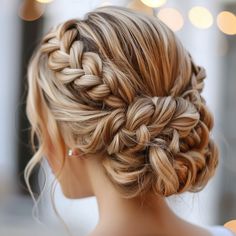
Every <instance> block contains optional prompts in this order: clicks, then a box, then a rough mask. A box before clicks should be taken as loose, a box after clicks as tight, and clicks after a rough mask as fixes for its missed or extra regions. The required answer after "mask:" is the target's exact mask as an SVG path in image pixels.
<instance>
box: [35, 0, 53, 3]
mask: <svg viewBox="0 0 236 236" xmlns="http://www.w3.org/2000/svg"><path fill="white" fill-rule="evenodd" d="M36 1H37V2H40V3H50V2H52V1H53V0H36Z"/></svg>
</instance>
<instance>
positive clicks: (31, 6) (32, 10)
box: [18, 0, 45, 21]
mask: <svg viewBox="0 0 236 236" xmlns="http://www.w3.org/2000/svg"><path fill="white" fill-rule="evenodd" d="M44 11H45V5H44V4H41V3H39V2H36V1H31V0H24V1H23V2H22V3H21V5H20V7H19V10H18V15H19V17H20V18H21V19H22V20H25V21H34V20H37V19H38V18H40V17H41V16H42V15H43V13H44Z"/></svg>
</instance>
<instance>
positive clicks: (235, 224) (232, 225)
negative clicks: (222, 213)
mask: <svg viewBox="0 0 236 236" xmlns="http://www.w3.org/2000/svg"><path fill="white" fill-rule="evenodd" d="M224 227H226V228H228V229H230V230H232V231H233V232H234V233H236V220H231V221H228V222H226V223H225V224H224Z"/></svg>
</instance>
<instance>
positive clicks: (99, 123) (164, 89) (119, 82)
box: [25, 6, 219, 198]
mask: <svg viewBox="0 0 236 236" xmlns="http://www.w3.org/2000/svg"><path fill="white" fill-rule="evenodd" d="M205 78H206V71H205V69H204V68H203V67H201V66H198V65H196V64H195V62H194V61H193V58H192V57H191V55H190V53H189V52H188V51H187V50H186V49H185V48H184V47H183V45H182V44H181V42H180V40H179V39H178V38H177V36H176V35H175V34H174V32H173V31H171V30H170V29H169V28H168V27H167V26H166V25H165V24H164V23H163V22H161V21H160V20H159V19H158V18H156V17H154V16H148V15H146V14H144V13H141V12H136V11H134V10H131V9H128V8H124V7H118V6H105V7H99V8H96V9H94V10H93V11H91V12H88V13H87V14H86V15H85V17H84V18H83V19H70V20H67V21H65V22H62V23H60V24H58V25H57V26H55V27H53V28H51V29H50V31H49V32H48V33H47V34H46V35H45V36H44V37H43V38H42V40H41V42H40V44H39V45H38V47H37V49H36V50H35V52H34V54H33V56H32V58H31V60H30V63H29V66H28V85H29V87H28V96H27V116H28V118H29V120H30V123H31V125H32V129H31V142H32V143H33V142H34V141H33V140H34V136H35V135H36V136H37V140H38V141H39V147H38V150H37V151H36V153H35V154H34V156H33V158H32V159H31V161H30V162H29V164H28V166H27V168H26V171H25V177H26V179H27V178H29V176H30V173H31V171H32V169H33V167H34V166H35V165H36V163H38V162H40V160H41V159H42V156H43V154H44V150H45V148H46V147H47V146H48V145H49V142H50V143H51V144H52V146H53V147H54V148H55V149H57V150H59V151H60V152H61V154H62V155H65V149H64V148H63V147H64V146H65V145H63V144H66V145H68V146H74V147H77V148H79V149H80V151H81V152H82V153H84V154H89V153H90V154H92V153H96V154H99V155H103V156H104V157H105V158H104V159H103V160H102V164H103V166H104V169H105V173H106V174H107V176H108V177H109V179H110V180H111V182H112V183H113V184H114V186H115V187H116V188H117V190H118V191H119V192H120V193H121V194H122V195H123V196H124V197H126V198H132V197H135V196H138V195H140V194H144V193H147V192H150V191H151V192H153V193H155V194H159V195H161V196H170V195H173V194H179V193H182V192H185V191H189V192H197V191H200V190H201V189H202V188H203V187H204V186H205V185H206V184H207V182H208V180H209V179H210V178H211V177H212V176H213V175H214V173H215V169H216V167H217V165H218V156H219V155H218V153H219V152H218V147H217V145H216V144H215V142H214V141H213V139H212V138H211V137H210V132H211V130H212V128H213V123H214V120H213V115H212V113H211V111H210V110H209V108H208V107H207V105H206V101H205V99H204V98H203V97H202V95H201V93H202V90H203V87H204V79H205ZM33 146H34V144H33ZM34 150H35V147H34Z"/></svg>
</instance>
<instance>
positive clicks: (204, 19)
mask: <svg viewBox="0 0 236 236" xmlns="http://www.w3.org/2000/svg"><path fill="white" fill-rule="evenodd" d="M188 17H189V19H190V21H191V23H192V24H193V25H194V26H196V27H198V28H201V29H206V28H209V27H210V26H211V25H212V24H213V17H212V14H211V13H210V11H208V10H207V9H206V8H205V7H193V8H191V10H190V11H189V14H188Z"/></svg>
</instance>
